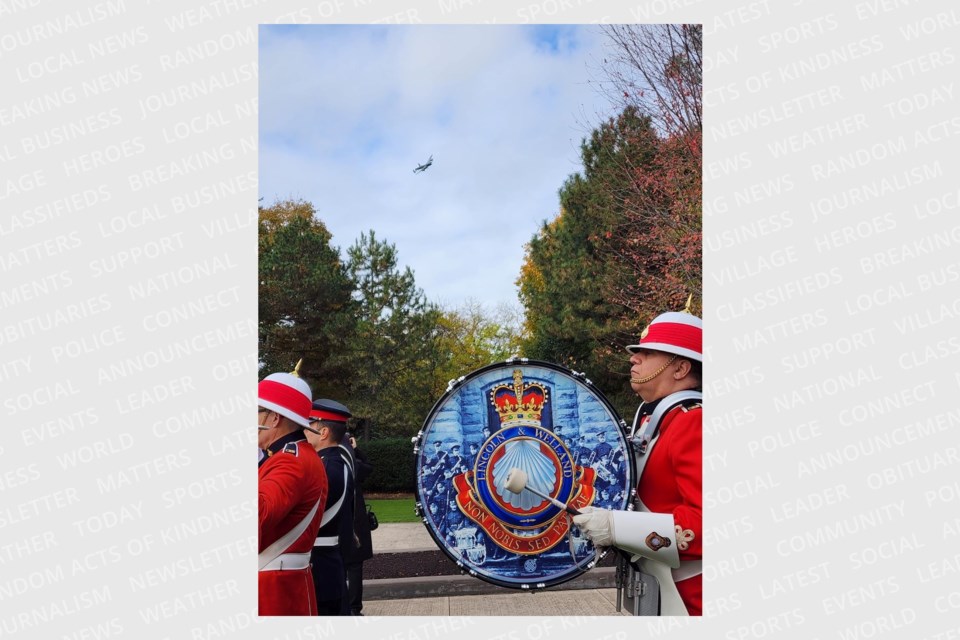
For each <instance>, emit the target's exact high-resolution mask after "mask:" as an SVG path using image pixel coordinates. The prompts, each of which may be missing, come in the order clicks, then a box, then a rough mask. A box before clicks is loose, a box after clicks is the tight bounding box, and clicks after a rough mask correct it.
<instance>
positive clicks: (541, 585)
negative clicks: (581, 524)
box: [413, 358, 637, 591]
mask: <svg viewBox="0 0 960 640" xmlns="http://www.w3.org/2000/svg"><path fill="white" fill-rule="evenodd" d="M518 365H519V366H531V367H542V368H545V369H551V370H554V371H557V372H559V373H562V374H564V375H566V376H568V377H570V378H572V379H573V380H575V381H576V382H578V383H580V384H583V385H584V386H586V387H587V389H588V390H590V391H591V392H592V393H593V395H594V397H595V398H596V399H597V400H598V401H599V402H600V403H601V404H602V405H603V406H604V408H605V409H606V410H607V411H608V412H609V414H610V415H611V416H612V417H613V422H614V424H615V425H616V428H617V429H619V431H620V434H621V437H622V440H623V443H624V446H625V454H629V453H630V449H629V447H630V441H629V431H628V427H627V424H626V422H625V421H624V420H623V418H622V417H621V416H620V414H619V413H617V410H616V409H615V408H614V406H613V405H612V404H611V403H610V401H609V400H608V399H607V397H606V396H605V395H604V394H603V392H602V391H601V390H600V389H599V388H598V387H597V386H596V385H594V384H593V382H592V381H591V380H590V379H589V378H587V376H586V374H585V373H581V372H577V371H574V370H572V369H570V368H568V367H564V366H563V365H559V364H555V363H553V362H547V361H545V360H533V359H530V358H511V359H508V360H501V361H498V362H493V363H490V364H488V365H485V366H483V367H480V368H479V369H475V370H473V371H471V372H470V373H468V374H466V375H463V376H460V377H459V378H456V379H454V380H451V381H450V383H449V384H448V386H447V390H446V391H445V392H444V393H443V395H442V396H440V398H439V399H438V400H437V401H436V402H435V403H434V405H433V407H431V409H430V412H429V413H428V414H427V417H426V418H425V419H424V421H423V424H422V425H421V427H420V430H419V431H418V432H417V435H416V437H415V438H413V445H414V446H413V454H414V455H413V464H414V477H415V478H416V511H417V515H418V516H419V517H420V520H421V523H422V524H423V526H424V527H425V528H426V529H427V532H428V533H429V534H430V537H431V538H432V539H433V541H434V543H435V544H436V545H437V547H438V548H439V549H440V550H441V551H443V553H444V554H445V555H446V556H447V557H448V558H450V560H452V561H453V562H454V563H455V564H456V565H457V566H458V567H459V568H460V570H461V573H465V574H468V575H471V576H474V577H476V578H479V579H480V580H483V581H484V582H489V583H491V584H495V585H497V586H501V587H507V588H511V589H517V590H524V591H527V590H529V591H536V590H538V589H545V588H547V587H553V586H557V585H560V584H563V583H564V582H567V581H569V580H573V579H574V578H577V577H579V576H581V575H583V574H584V573H586V572H587V571H589V570H590V569H592V568H593V567H595V566H596V565H597V563H598V562H599V561H600V560H601V559H602V558H603V557H604V556H606V553H607V552H606V550H603V551H600V550H599V549H597V548H596V547H594V557H593V559H592V560H590V561H588V562H586V563H583V564H577V565H576V566H575V567H572V568H571V569H570V571H569V572H568V573H565V574H563V575H558V576H555V577H553V578H548V579H546V580H539V581H531V582H529V583H524V582H510V581H507V580H506V579H498V578H497V577H492V576H490V575H487V574H482V573H480V572H478V571H476V570H474V569H472V568H471V567H470V566H469V565H467V564H465V563H464V562H463V561H462V560H461V559H460V558H458V557H456V556H455V555H454V554H453V553H452V552H451V551H450V550H449V549H448V548H447V546H446V541H444V540H441V539H440V537H439V536H438V535H437V532H436V531H434V528H433V527H431V526H430V524H429V523H428V516H427V515H426V513H425V502H426V501H425V500H424V498H423V496H422V494H421V483H420V477H419V473H418V471H419V456H420V453H421V451H422V450H423V445H424V440H425V436H426V430H427V427H428V426H429V425H430V423H431V421H432V419H433V418H434V416H435V415H436V414H437V412H438V410H439V409H440V407H442V406H443V404H444V403H445V402H446V401H447V400H448V399H449V398H450V397H451V396H452V395H453V394H454V393H456V392H457V390H458V389H460V388H461V387H462V386H464V385H465V384H467V383H468V382H469V381H471V380H473V379H474V378H477V377H479V376H482V375H483V374H485V373H487V372H489V371H493V370H495V369H500V368H505V367H509V366H518ZM624 461H625V462H627V473H628V474H629V476H628V482H629V484H630V488H631V489H633V488H635V486H636V482H637V478H636V460H635V458H634V456H633V455H625V456H624ZM631 496H632V492H630V493H628V496H627V503H628V505H629V504H630V502H631V500H632V498H631Z"/></svg>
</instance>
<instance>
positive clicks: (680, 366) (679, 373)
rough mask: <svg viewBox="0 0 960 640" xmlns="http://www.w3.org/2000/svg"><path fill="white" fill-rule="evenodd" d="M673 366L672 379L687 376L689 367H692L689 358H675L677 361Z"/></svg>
mask: <svg viewBox="0 0 960 640" xmlns="http://www.w3.org/2000/svg"><path fill="white" fill-rule="evenodd" d="M675 367H676V368H675V369H674V374H673V379H674V380H683V379H684V378H686V377H687V374H689V373H690V369H691V368H692V365H691V364H690V361H689V360H686V359H684V358H677V363H676V365H675Z"/></svg>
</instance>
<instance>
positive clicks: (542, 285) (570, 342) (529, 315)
mask: <svg viewBox="0 0 960 640" xmlns="http://www.w3.org/2000/svg"><path fill="white" fill-rule="evenodd" d="M657 145H658V139H657V136H656V133H655V132H654V130H653V127H652V125H651V121H650V119H649V118H648V117H645V116H642V115H641V114H640V113H639V112H638V111H637V110H636V109H634V108H632V107H631V108H627V109H625V110H624V112H623V113H621V114H620V115H619V116H617V117H616V118H611V119H609V120H608V121H606V122H604V123H603V124H602V125H601V126H600V127H599V128H598V129H596V130H594V131H593V132H592V133H591V135H590V137H589V138H587V139H585V140H584V141H583V143H582V144H581V157H582V160H583V166H584V170H583V173H582V174H580V173H577V174H574V175H572V176H570V177H569V178H568V179H567V180H566V182H565V183H564V185H563V188H562V189H561V190H560V194H559V195H560V214H559V215H558V216H557V217H556V218H555V219H554V220H552V221H550V222H544V223H543V225H542V226H541V228H540V230H539V232H538V233H537V234H536V235H535V236H534V237H533V238H532V239H531V241H530V243H529V244H528V245H527V252H526V256H525V261H524V264H523V266H522V268H521V273H520V278H519V279H518V282H517V284H518V285H519V287H520V299H521V301H522V302H523V304H524V306H525V308H526V322H527V324H526V333H527V336H528V338H527V340H526V341H525V344H524V355H526V356H528V357H532V358H539V359H543V360H548V361H551V362H557V363H559V364H563V365H565V366H567V367H570V368H571V369H575V370H579V371H584V372H586V373H588V375H589V376H590V377H591V379H592V380H593V381H594V382H595V383H596V384H597V385H598V386H599V387H600V388H601V389H602V390H603V391H604V392H605V393H606V394H607V395H613V396H616V395H617V394H620V393H621V390H622V389H623V388H624V386H625V385H624V384H623V381H624V378H625V374H626V370H627V368H626V364H625V362H626V356H625V355H624V354H623V351H622V346H623V345H624V344H626V343H627V342H626V340H629V339H630V329H631V327H632V326H633V323H632V322H631V319H630V318H629V317H628V313H627V309H625V307H624V305H623V304H622V301H621V300H619V299H617V297H616V296H613V295H611V291H610V287H611V286H613V285H615V283H617V282H618V279H619V274H620V272H621V270H622V265H621V264H620V260H621V259H620V257H619V256H618V255H617V254H616V253H615V252H614V251H611V248H610V247H611V245H612V246H615V247H618V248H623V247H625V246H626V245H627V244H628V243H629V239H628V238H623V237H621V236H620V235H619V229H620V227H621V225H622V221H623V218H624V216H625V211H626V209H627V208H628V207H629V206H630V197H631V189H632V186H631V184H630V181H629V176H630V175H631V174H632V172H633V171H635V170H636V169H638V168H639V169H644V168H646V167H649V166H650V165H651V164H652V163H653V162H654V160H655V158H656V150H657ZM633 337H635V335H634V336H633ZM618 408H619V407H618Z"/></svg>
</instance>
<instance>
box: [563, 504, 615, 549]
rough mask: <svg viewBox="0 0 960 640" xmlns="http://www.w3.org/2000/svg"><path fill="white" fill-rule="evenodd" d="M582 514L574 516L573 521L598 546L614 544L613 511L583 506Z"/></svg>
mask: <svg viewBox="0 0 960 640" xmlns="http://www.w3.org/2000/svg"><path fill="white" fill-rule="evenodd" d="M579 511H580V515H578V516H573V523H574V524H575V525H577V526H578V527H580V531H582V532H583V534H584V535H585V536H587V537H588V538H590V540H592V541H593V544H595V545H596V546H598V547H609V546H611V545H612V544H613V540H614V538H613V512H612V511H610V510H609V509H595V508H593V507H583V508H581V509H579Z"/></svg>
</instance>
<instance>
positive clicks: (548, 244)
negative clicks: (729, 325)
mask: <svg viewBox="0 0 960 640" xmlns="http://www.w3.org/2000/svg"><path fill="white" fill-rule="evenodd" d="M605 31H606V33H607V36H608V38H609V39H610V42H611V43H612V44H613V46H614V52H615V53H614V55H612V56H611V57H608V58H607V59H606V60H605V61H604V63H605V65H606V66H605V71H606V80H605V81H604V82H602V83H601V84H602V86H603V87H604V89H605V90H606V91H607V92H608V94H610V95H616V96H619V99H620V100H621V101H622V106H623V109H622V111H621V112H620V114H619V115H617V116H616V117H613V118H610V119H609V120H607V121H606V122H604V123H602V124H601V125H600V126H599V127H598V128H597V129H595V130H594V131H593V132H592V133H591V135H590V137H589V138H588V139H585V140H584V141H583V143H582V145H581V157H582V159H583V165H584V170H583V172H582V174H581V173H577V174H574V175H572V176H570V177H569V178H568V179H567V180H566V182H565V183H564V185H563V188H562V189H561V190H560V214H559V215H558V216H557V217H556V219H554V220H553V221H550V222H545V223H544V224H543V225H542V226H541V228H540V230H539V231H538V233H537V234H536V235H535V236H534V237H533V238H532V239H531V241H530V243H529V244H528V245H527V252H526V258H525V261H524V264H523V266H522V268H521V273H520V277H519V279H518V281H517V283H518V285H519V287H520V298H521V301H522V302H523V304H524V306H525V308H526V333H527V335H528V339H527V342H526V344H525V354H526V355H528V356H529V357H534V358H542V359H546V360H550V361H553V362H558V363H561V364H565V365H567V366H569V367H571V368H575V369H580V370H583V371H587V372H588V373H589V374H590V375H591V376H592V377H593V379H594V381H595V382H597V383H598V385H599V386H600V388H601V389H603V390H604V391H605V392H606V393H607V394H608V395H609V396H612V397H611V399H612V400H613V401H614V404H615V405H617V406H618V409H621V410H623V409H625V408H626V407H627V406H628V405H629V404H630V403H632V402H633V399H632V397H631V395H630V394H629V392H628V391H623V390H624V389H625V387H626V385H624V384H623V382H624V381H623V377H624V376H625V375H626V370H625V368H624V364H623V358H624V356H623V346H624V345H625V344H629V343H631V342H634V341H635V340H636V338H637V336H638V334H639V333H640V331H642V329H643V327H645V326H646V325H647V324H648V323H649V322H650V320H652V319H653V318H654V317H655V316H656V315H657V314H659V313H661V312H663V311H666V310H680V309H682V308H683V306H684V303H685V302H686V300H687V297H688V295H690V294H691V293H692V294H693V298H694V304H693V307H692V310H693V312H694V313H699V312H700V299H701V291H702V281H703V269H702V255H703V253H702V211H703V209H702V203H701V200H702V181H701V169H702V165H703V162H702V103H701V92H702V74H701V66H700V59H701V58H700V56H701V51H702V45H701V39H702V29H701V28H700V27H699V26H698V25H612V26H608V27H606V28H605Z"/></svg>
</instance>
